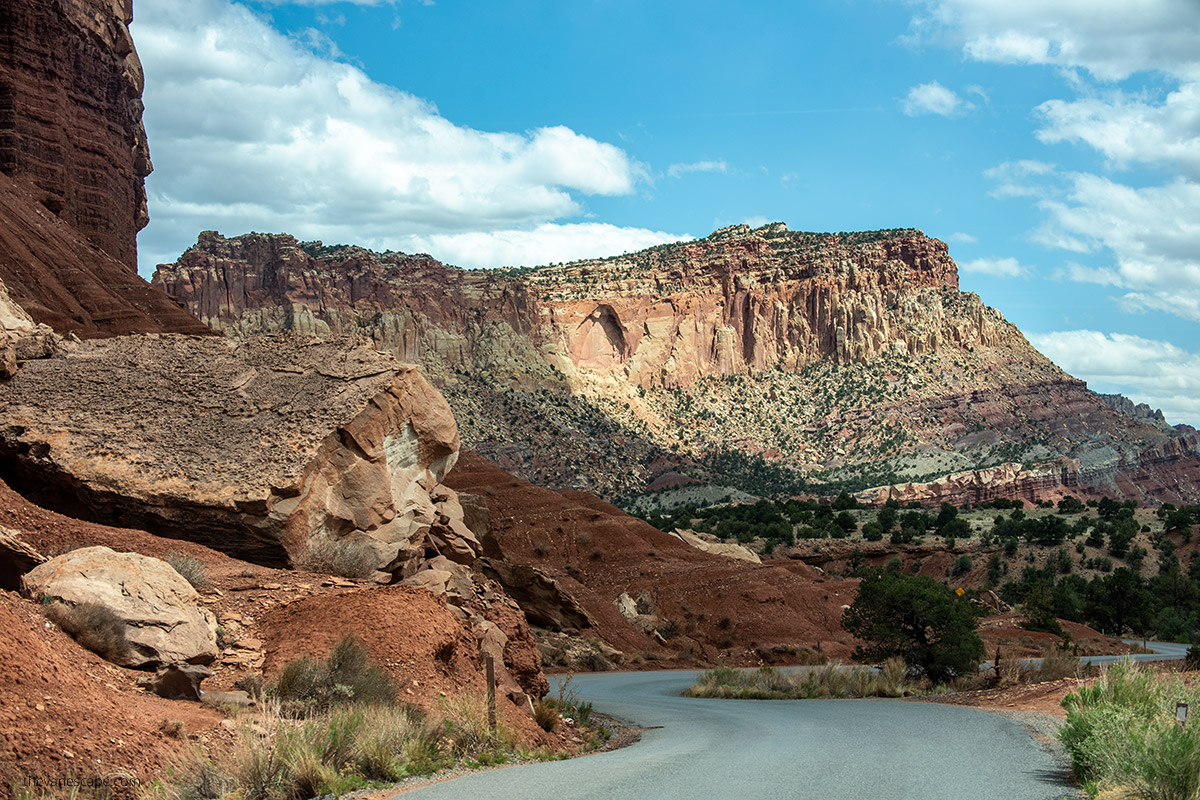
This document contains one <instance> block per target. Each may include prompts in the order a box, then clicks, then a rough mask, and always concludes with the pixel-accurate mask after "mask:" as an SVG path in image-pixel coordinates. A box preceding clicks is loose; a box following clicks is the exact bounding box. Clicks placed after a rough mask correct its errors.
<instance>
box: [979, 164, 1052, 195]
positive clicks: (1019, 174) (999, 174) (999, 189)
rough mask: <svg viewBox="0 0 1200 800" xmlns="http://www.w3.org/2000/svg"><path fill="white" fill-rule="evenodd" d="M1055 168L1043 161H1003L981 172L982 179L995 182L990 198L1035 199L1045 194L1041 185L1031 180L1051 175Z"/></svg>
mask: <svg viewBox="0 0 1200 800" xmlns="http://www.w3.org/2000/svg"><path fill="white" fill-rule="evenodd" d="M1054 172H1055V167H1054V165H1053V164H1047V163H1046V162H1044V161H1034V160H1032V159H1020V160H1017V161H1005V162H1004V163H1003V164H997V165H996V166H994V167H992V168H990V169H986V170H984V171H983V174H984V177H987V178H991V179H992V180H994V181H996V188H994V189H992V191H991V192H990V194H991V195H992V197H1036V196H1039V195H1041V194H1044V193H1045V189H1044V188H1043V186H1042V184H1041V183H1040V182H1039V181H1036V180H1030V179H1031V178H1039V177H1042V176H1046V175H1053V174H1054Z"/></svg>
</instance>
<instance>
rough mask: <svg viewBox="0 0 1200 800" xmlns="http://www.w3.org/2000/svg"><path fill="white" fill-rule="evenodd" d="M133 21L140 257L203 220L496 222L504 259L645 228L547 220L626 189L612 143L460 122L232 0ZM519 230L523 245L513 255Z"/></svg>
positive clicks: (411, 236) (260, 225)
mask: <svg viewBox="0 0 1200 800" xmlns="http://www.w3.org/2000/svg"><path fill="white" fill-rule="evenodd" d="M133 32H134V36H135V41H136V42H137V47H138V51H139V53H140V55H141V58H142V61H143V63H144V65H145V70H146V91H145V99H146V106H147V111H146V125H147V129H148V133H149V136H150V142H151V147H152V152H153V156H154V161H155V165H156V171H155V173H154V174H153V175H152V176H151V178H150V180H149V181H148V184H147V189H148V193H149V197H150V212H151V218H152V223H151V226H150V227H149V228H147V230H146V231H144V232H143V234H142V236H141V238H140V242H139V244H140V245H141V248H142V251H143V253H144V257H143V259H142V263H143V265H144V266H145V265H147V264H153V263H155V262H156V261H159V260H171V259H173V258H175V257H176V256H177V255H178V254H179V252H181V251H182V250H183V249H184V248H186V247H187V246H188V245H189V244H190V243H191V242H194V241H195V236H196V233H197V232H198V231H200V230H204V229H219V230H221V231H222V232H225V233H229V234H232V233H240V232H244V231H247V230H251V229H253V230H264V231H289V232H293V233H296V234H297V235H298V236H302V237H304V238H320V239H323V240H325V241H341V242H355V243H362V244H366V245H368V246H375V247H391V248H393V249H403V248H401V247H400V245H401V243H403V242H412V241H427V242H432V243H438V242H446V243H448V242H451V241H455V239H454V237H455V236H461V235H463V234H472V235H473V237H474V238H473V239H472V240H471V241H472V242H474V244H472V245H471V247H470V248H469V252H471V253H474V254H480V255H482V254H483V252H484V249H485V248H484V247H483V245H482V244H481V241H482V240H483V239H485V238H486V237H488V236H492V237H494V238H495V241H496V244H495V253H496V254H497V255H501V254H503V255H504V262H505V263H511V262H521V263H540V262H544V261H547V260H553V256H551V255H550V254H547V255H545V256H542V255H540V254H539V252H537V251H536V249H535V248H537V247H538V246H540V245H541V244H543V243H546V244H549V243H551V242H552V243H553V246H554V252H555V253H556V254H561V253H563V252H565V250H567V249H569V248H567V247H566V242H568V241H572V240H574V241H576V242H577V243H578V245H579V255H580V256H585V255H597V254H598V253H595V252H594V248H595V247H596V246H597V244H598V243H599V242H600V241H602V240H603V241H608V242H611V243H614V244H616V243H621V242H635V241H636V242H642V241H645V240H646V237H647V233H648V232H647V231H645V230H642V229H634V230H630V231H628V232H627V235H625V236H624V237H622V236H621V235H620V234H619V231H620V230H621V229H616V228H614V229H613V230H610V231H607V233H606V235H605V236H604V237H600V236H598V235H597V233H596V231H595V230H594V229H592V228H591V227H589V226H586V225H583V226H581V225H565V226H564V230H562V231H560V232H558V233H555V234H553V235H551V232H550V231H549V229H548V228H547V227H546V226H548V225H551V226H552V225H553V224H554V223H555V222H556V221H562V220H564V219H566V220H569V219H570V218H571V217H577V216H579V215H581V214H582V213H583V212H584V210H585V209H584V207H583V205H582V202H581V199H580V198H581V196H586V195H609V196H611V195H624V194H629V193H631V192H633V191H635V189H636V187H637V186H638V185H639V183H640V182H642V181H643V180H644V179H645V177H646V170H645V167H644V166H643V165H641V164H639V163H638V162H637V161H635V160H634V159H632V158H631V157H630V156H629V155H628V154H627V153H625V152H624V151H623V150H621V149H620V148H618V147H615V146H614V145H611V144H608V143H606V142H601V141H597V140H595V139H592V138H590V137H588V136H584V135H581V134H579V133H577V132H575V131H572V130H570V129H569V128H565V127H562V126H550V127H544V128H536V129H533V130H529V131H524V132H516V133H514V132H491V131H479V130H474V129H472V128H468V127H465V126H461V125H456V124H454V123H453V122H451V121H450V120H447V119H446V118H445V117H443V116H442V115H441V114H440V113H439V112H438V110H437V108H436V107H435V106H434V105H433V104H432V103H429V102H428V101H426V100H423V99H421V98H419V97H415V96H413V95H411V94H408V93H406V92H403V91H400V90H398V89H395V88H393V87H390V86H386V85H383V84H380V83H377V82H375V81H372V80H371V79H370V78H369V77H368V76H367V75H366V74H365V73H364V72H363V71H362V70H360V69H358V68H356V67H354V66H352V65H349V64H346V63H343V62H341V61H338V60H336V59H335V58H333V57H331V56H329V55H328V54H322V53H320V52H318V51H317V50H314V48H313V47H312V46H310V45H307V44H306V43H305V42H303V41H302V40H298V39H295V38H289V37H287V36H285V35H283V34H281V33H279V32H278V31H276V30H275V29H273V28H272V27H271V26H270V25H269V24H267V23H266V22H265V21H264V20H263V19H261V18H259V17H258V16H256V15H255V14H254V13H253V12H251V11H250V10H249V9H247V8H246V7H245V6H242V5H240V4H238V3H234V2H231V1H230V0H160V2H156V3H151V4H147V5H146V6H144V7H142V8H141V9H140V10H139V12H138V19H137V22H136V23H135V24H134V26H133ZM677 238H679V237H678V236H674V235H671V234H663V235H662V239H660V241H661V240H674V239H677ZM460 241H466V240H460ZM515 242H523V243H525V244H526V245H527V246H528V247H530V248H531V249H530V250H529V251H528V252H525V253H523V254H520V255H519V257H517V255H518V254H516V253H515V251H514V250H513V248H514V243H515ZM648 243H649V244H653V243H654V242H648ZM464 247H465V245H464ZM464 252H466V251H464ZM433 254H434V255H439V253H437V252H434V253H433ZM559 257H560V258H561V257H564V256H561V255H560V256H559Z"/></svg>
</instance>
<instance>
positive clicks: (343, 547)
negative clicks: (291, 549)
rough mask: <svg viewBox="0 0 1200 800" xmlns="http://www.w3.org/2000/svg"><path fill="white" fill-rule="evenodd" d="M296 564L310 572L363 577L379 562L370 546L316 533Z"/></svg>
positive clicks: (373, 569) (375, 567)
mask: <svg viewBox="0 0 1200 800" xmlns="http://www.w3.org/2000/svg"><path fill="white" fill-rule="evenodd" d="M296 566H297V567H299V568H300V569H304V570H308V571H309V572H323V573H326V574H329V575H340V576H341V577H343V578H352V579H355V580H361V579H363V578H369V577H371V575H373V574H374V573H375V570H376V569H377V568H378V566H379V562H378V559H377V558H376V556H375V553H374V552H373V551H372V550H371V549H370V548H369V547H364V546H363V545H361V544H357V543H355V542H351V541H348V540H346V539H336V538H334V537H332V536H317V537H315V538H313V539H311V540H309V543H308V549H307V550H305V551H304V555H302V556H301V557H300V558H299V560H298V561H297V562H296Z"/></svg>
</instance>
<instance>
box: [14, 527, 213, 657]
mask: <svg viewBox="0 0 1200 800" xmlns="http://www.w3.org/2000/svg"><path fill="white" fill-rule="evenodd" d="M23 585H24V593H25V594H26V595H27V596H29V597H32V598H34V599H39V600H41V599H45V598H52V599H55V600H59V601H62V602H64V603H67V604H68V605H77V604H79V603H98V604H100V605H102V606H104V607H106V608H108V609H109V610H110V611H112V612H113V613H114V614H115V615H116V616H117V617H118V618H119V619H121V620H122V621H123V622H124V623H125V637H126V638H127V639H128V640H129V645H130V649H129V660H128V662H127V663H126V664H125V666H133V667H140V666H146V665H151V666H152V665H157V664H170V663H172V662H176V661H181V662H188V663H196V664H207V663H208V662H210V661H212V660H213V659H215V658H216V657H217V638H216V630H217V621H216V619H215V618H214V617H213V615H212V612H210V611H208V610H207V609H205V608H204V607H203V606H201V605H200V596H199V595H198V594H196V590H195V589H193V588H192V586H191V584H189V583H188V582H187V581H186V580H184V579H183V578H182V577H180V575H179V573H177V572H176V571H175V570H174V569H172V568H171V565H169V564H167V563H166V562H165V561H160V560H159V559H157V558H150V557H149V556H143V555H139V554H137V553H117V552H114V551H112V550H110V549H109V548H107V547H84V548H81V549H79V550H72V551H71V552H69V553H65V554H63V555H61V556H57V557H55V558H52V559H50V560H49V561H47V562H46V563H44V564H41V565H39V566H38V567H35V568H34V569H33V570H31V571H30V572H29V573H28V574H27V575H25V577H24V579H23Z"/></svg>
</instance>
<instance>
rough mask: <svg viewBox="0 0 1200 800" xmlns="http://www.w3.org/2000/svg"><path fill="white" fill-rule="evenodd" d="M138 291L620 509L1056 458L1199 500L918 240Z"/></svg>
mask: <svg viewBox="0 0 1200 800" xmlns="http://www.w3.org/2000/svg"><path fill="white" fill-rule="evenodd" d="M154 281H155V283H156V285H158V286H161V287H162V288H163V289H165V290H166V291H167V292H168V293H169V294H170V295H172V296H173V297H175V298H177V299H178V300H179V301H180V302H182V303H184V304H185V305H186V306H187V307H188V308H189V309H190V310H192V311H193V312H194V313H196V314H197V315H198V316H199V317H200V318H201V319H203V320H204V321H205V322H206V323H207V324H209V325H211V326H213V327H214V328H215V329H217V330H220V331H223V332H224V333H226V334H227V335H230V336H234V337H242V336H247V335H250V334H255V333H262V332H274V331H279V330H301V331H306V332H310V333H315V334H317V335H333V334H336V333H338V332H341V331H355V332H362V333H365V334H367V335H369V336H370V337H371V338H372V340H373V341H374V342H375V344H376V346H377V347H379V348H380V349H382V350H385V351H390V352H394V353H397V354H399V355H401V356H402V357H404V358H408V359H414V360H417V361H419V362H420V363H421V364H422V365H423V366H424V367H425V368H426V369H427V371H428V373H429V375H430V376H431V378H432V379H433V380H434V381H435V382H436V383H437V384H438V385H439V387H440V388H441V389H442V391H443V392H444V393H445V394H446V397H447V399H448V400H449V402H450V403H451V406H452V407H453V408H454V410H455V413H456V415H457V416H458V418H459V420H460V425H461V427H462V431H463V436H464V438H465V440H466V441H467V443H468V444H469V445H471V446H473V447H474V448H475V449H477V450H479V452H481V453H483V454H484V455H485V456H487V457H488V458H490V459H492V460H493V461H495V462H496V463H497V464H499V465H500V466H502V467H503V468H505V469H509V470H511V471H514V472H516V473H517V474H519V475H522V476H523V477H527V478H530V479H532V480H535V481H538V482H541V483H544V484H547V485H551V486H562V487H566V488H576V489H587V490H589V491H595V492H598V493H600V494H603V495H606V496H614V495H618V494H623V493H627V492H630V491H638V490H640V489H642V488H643V487H644V486H646V485H647V484H648V483H650V481H651V480H652V479H653V478H654V477H655V476H656V475H659V474H664V473H668V472H677V473H680V474H682V475H686V476H689V477H692V478H698V479H700V480H702V481H703V480H713V481H716V482H733V483H732V485H735V486H741V484H739V483H737V482H736V481H737V480H738V476H739V475H741V476H745V475H748V474H751V473H754V472H759V473H763V474H764V475H766V474H769V475H772V476H774V477H772V478H771V480H770V481H768V482H767V483H766V484H764V483H763V482H757V483H758V485H757V486H753V485H750V484H749V483H748V484H747V485H745V486H741V488H747V489H748V490H749V491H752V492H755V493H763V492H768V493H771V492H781V493H787V492H789V491H793V492H794V491H801V490H803V489H804V487H805V485H806V481H808V482H811V483H815V484H818V485H819V484H825V485H835V486H840V485H846V484H847V483H849V484H857V485H858V486H860V487H861V486H870V485H878V484H884V483H897V482H927V481H928V480H930V479H931V478H934V477H937V476H940V475H945V474H948V473H955V472H962V471H966V470H974V469H980V468H990V467H993V466H996V465H999V464H1004V463H1009V462H1013V461H1021V462H1031V463H1044V462H1053V461H1055V460H1057V459H1061V458H1067V459H1076V460H1078V461H1079V462H1080V469H1079V472H1078V479H1079V480H1080V481H1084V482H1087V481H1092V482H1093V483H1094V484H1095V485H1096V487H1097V490H1101V491H1108V492H1117V493H1126V492H1129V491H1131V490H1130V488H1129V487H1130V486H1132V487H1133V488H1132V492H1133V493H1134V494H1135V495H1138V496H1142V495H1147V494H1152V495H1154V496H1155V497H1159V498H1160V499H1164V500H1167V499H1171V500H1174V499H1180V498H1185V497H1195V496H1196V494H1197V493H1198V492H1200V482H1197V480H1196V474H1197V465H1200V460H1197V458H1196V455H1195V451H1196V447H1195V443H1194V441H1193V440H1191V439H1188V438H1187V437H1185V436H1182V435H1180V434H1179V433H1178V432H1176V431H1174V430H1172V429H1169V428H1167V427H1165V426H1159V425H1156V424H1151V423H1150V422H1148V421H1147V420H1143V419H1138V418H1135V417H1129V416H1126V415H1124V414H1121V413H1118V412H1117V411H1115V410H1114V409H1112V408H1110V407H1109V406H1108V405H1106V404H1105V403H1104V402H1103V401H1101V400H1100V399H1099V398H1098V397H1097V396H1096V395H1094V394H1092V393H1091V392H1089V391H1087V388H1086V386H1085V385H1084V384H1083V383H1082V382H1080V381H1077V380H1075V379H1073V378H1071V376H1069V375H1067V374H1065V373H1063V372H1062V370H1060V369H1058V368H1057V367H1056V366H1054V365H1053V364H1052V363H1051V362H1050V361H1049V360H1048V359H1046V358H1045V357H1044V356H1043V355H1041V354H1040V353H1038V352H1037V351H1036V350H1035V349H1034V348H1033V347H1032V346H1031V345H1030V344H1029V343H1028V341H1026V339H1025V337H1024V336H1022V335H1021V332H1020V331H1019V330H1017V328H1016V327H1015V326H1013V325H1012V324H1010V323H1008V322H1007V321H1005V320H1004V318H1003V317H1002V316H1001V315H1000V314H999V312H997V311H995V310H994V309H991V308H988V307H987V306H985V305H983V303H982V302H981V301H980V299H979V297H978V296H976V295H974V294H971V293H964V292H960V291H959V290H958V273H957V268H956V266H955V264H954V262H953V260H952V259H951V258H950V257H949V254H948V251H947V248H946V245H945V244H944V243H942V242H940V241H937V240H935V239H930V238H928V237H926V236H924V235H923V234H922V233H920V232H919V231H915V230H888V231H876V232H871V233H859V234H812V233H799V232H793V231H789V230H788V229H787V228H786V227H785V226H783V225H782V224H779V223H776V224H772V225H767V226H764V227H762V228H758V229H755V230H751V229H749V228H748V227H746V226H734V227H731V228H727V229H723V230H721V231H717V232H715V233H714V234H712V235H711V236H709V237H706V238H705V239H702V240H699V241H695V242H687V243H680V244H675V245H662V246H659V247H654V248H650V249H649V250H645V251H642V252H639V253H633V254H628V255H623V256H618V257H614V258H610V259H602V260H591V261H583V262H577V263H572V264H564V265H557V266H550V267H539V268H536V269H519V270H513V269H509V270H480V271H464V270H458V269H455V268H452V267H448V266H445V265H442V264H440V263H438V262H436V261H434V260H433V259H431V258H430V257H429V256H423V255H419V256H407V255H403V254H397V253H382V254H379V253H372V252H370V251H367V250H364V249H362V248H357V247H346V246H337V247H324V246H323V245H321V243H319V242H297V241H296V240H295V239H294V238H292V237H290V236H286V235H265V234H247V235H245V236H240V237H237V238H233V239H226V238H224V237H222V236H220V235H219V234H216V233H213V232H207V233H205V234H202V235H201V236H200V239H199V241H198V243H197V245H196V246H195V247H193V248H191V249H190V250H188V251H187V252H186V253H184V254H183V255H182V256H181V258H180V259H179V261H178V262H177V263H175V264H171V265H161V266H160V267H159V269H158V272H157V273H156V275H155V278H154ZM1193 462H1194V463H1193ZM1142 473H1144V477H1143V478H1139V479H1138V480H1137V481H1134V482H1131V481H1129V480H1127V479H1126V478H1125V477H1122V476H1126V477H1127V476H1131V475H1135V474H1142ZM750 483H755V482H754V481H751V482H750ZM1143 484H1145V486H1146V488H1145V489H1142V488H1139V487H1140V486H1142V485H1143Z"/></svg>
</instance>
